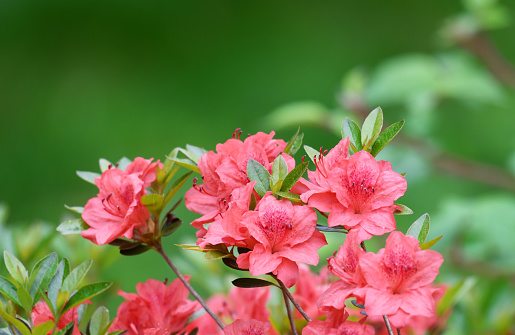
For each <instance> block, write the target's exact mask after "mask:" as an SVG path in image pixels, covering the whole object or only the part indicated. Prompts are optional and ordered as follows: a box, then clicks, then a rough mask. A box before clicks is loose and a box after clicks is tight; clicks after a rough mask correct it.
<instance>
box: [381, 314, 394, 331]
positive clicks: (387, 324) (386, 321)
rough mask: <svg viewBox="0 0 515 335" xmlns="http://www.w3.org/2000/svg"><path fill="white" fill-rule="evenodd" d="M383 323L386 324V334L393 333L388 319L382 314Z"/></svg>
mask: <svg viewBox="0 0 515 335" xmlns="http://www.w3.org/2000/svg"><path fill="white" fill-rule="evenodd" d="M383 320H384V324H385V325H386V329H388V335H393V331H392V326H390V320H388V317H387V316H386V315H383Z"/></svg>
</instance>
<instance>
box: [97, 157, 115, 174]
mask: <svg viewBox="0 0 515 335" xmlns="http://www.w3.org/2000/svg"><path fill="white" fill-rule="evenodd" d="M98 166H99V167H100V171H102V172H104V171H107V170H109V166H111V168H112V167H113V166H114V164H113V163H111V162H110V161H108V160H107V159H105V158H100V159H99V160H98Z"/></svg>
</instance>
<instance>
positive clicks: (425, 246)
mask: <svg viewBox="0 0 515 335" xmlns="http://www.w3.org/2000/svg"><path fill="white" fill-rule="evenodd" d="M442 237H443V235H440V236H438V237H437V238H434V239H432V240H431V241H427V242H425V243H422V244H421V245H420V249H421V250H427V249H429V248H431V247H432V246H433V245H435V244H436V242H438V241H440V239H441V238H442Z"/></svg>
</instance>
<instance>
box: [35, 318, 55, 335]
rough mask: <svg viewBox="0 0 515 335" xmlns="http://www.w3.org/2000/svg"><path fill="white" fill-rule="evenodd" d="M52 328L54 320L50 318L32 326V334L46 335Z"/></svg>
mask: <svg viewBox="0 0 515 335" xmlns="http://www.w3.org/2000/svg"><path fill="white" fill-rule="evenodd" d="M52 328H54V321H52V320H48V321H47V322H45V323H40V324H39V325H37V326H34V328H32V335H46V334H47V333H48V332H49V331H50V330H52Z"/></svg>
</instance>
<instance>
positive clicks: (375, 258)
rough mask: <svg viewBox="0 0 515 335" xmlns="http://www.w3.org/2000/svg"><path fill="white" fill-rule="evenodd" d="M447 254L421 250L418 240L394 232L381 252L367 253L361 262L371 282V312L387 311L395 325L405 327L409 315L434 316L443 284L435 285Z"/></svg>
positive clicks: (368, 308)
mask: <svg viewBox="0 0 515 335" xmlns="http://www.w3.org/2000/svg"><path fill="white" fill-rule="evenodd" d="M442 262H443V257H442V255H440V254H439V253H438V252H436V251H433V250H421V249H420V246H419V243H418V240H417V239H416V238H414V237H412V236H404V234H402V233H401V232H397V231H395V232H393V233H391V234H390V236H389V237H388V239H387V240H386V247H385V248H384V249H381V250H379V252H378V253H377V254H374V253H371V252H369V253H366V254H365V255H363V256H362V257H361V258H360V260H359V264H360V267H361V271H362V273H363V276H364V278H365V280H366V282H367V284H368V286H369V288H368V289H367V292H366V298H365V310H366V312H367V315H370V316H381V315H387V316H388V318H389V319H390V322H391V324H392V325H393V326H395V327H397V328H401V327H404V325H405V324H406V320H407V318H408V317H415V316H424V317H432V316H434V314H435V299H437V298H439V297H440V296H441V293H442V290H441V288H437V287H434V286H432V285H431V284H432V282H433V281H434V280H435V278H436V276H437V275H438V272H439V271H438V269H439V268H440V265H442Z"/></svg>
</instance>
